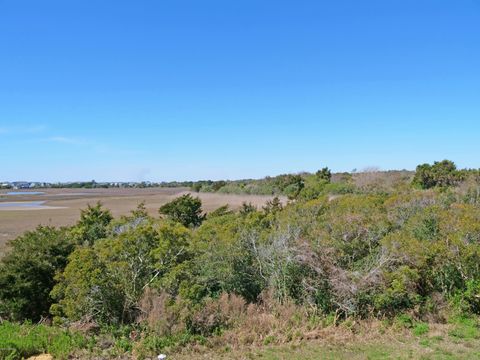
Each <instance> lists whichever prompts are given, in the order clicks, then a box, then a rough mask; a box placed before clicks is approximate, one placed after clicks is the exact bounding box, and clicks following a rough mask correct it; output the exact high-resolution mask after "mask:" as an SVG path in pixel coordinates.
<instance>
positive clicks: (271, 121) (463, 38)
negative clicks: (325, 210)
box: [0, 0, 480, 181]
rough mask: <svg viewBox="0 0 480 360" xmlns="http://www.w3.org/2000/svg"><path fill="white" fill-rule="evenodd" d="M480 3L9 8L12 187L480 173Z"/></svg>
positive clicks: (3, 106)
mask: <svg viewBox="0 0 480 360" xmlns="http://www.w3.org/2000/svg"><path fill="white" fill-rule="evenodd" d="M479 24H480V2H478V1H476V0H470V1H468V0H455V1H454V0H450V1H445V0H398V1H397V0H389V1H385V0H378V1H371V0H363V1H358V0H352V1H345V0H335V1H321V0H316V1H306V0H304V1H302V0H295V1H293V0H291V1H282V0H275V1H270V0H241V1H240V0H238V1H234V0H232V1H225V0H217V1H212V0H203V1H198V0H190V1H187V0H162V1H158V0H138V1H122V0H102V1H93V0H69V1H65V0H57V1H53V0H42V1H38V0H0V146H1V148H0V149H1V151H0V164H1V169H0V179H1V180H22V179H24V180H46V181H69V180H91V179H96V180H97V181H104V180H112V181H113V180H118V181H123V180H134V181H140V180H154V181H158V180H174V179H177V180H185V179H204V178H211V179H219V178H230V179H234V178H246V177H262V176H265V175H275V174H279V173H285V172H298V171H314V170H316V169H318V168H320V167H323V166H329V167H330V168H332V169H333V170H335V171H349V170H352V169H354V168H357V169H361V168H363V167H369V166H377V167H380V168H382V169H401V168H407V169H413V168H415V166H416V165H417V164H418V163H423V162H432V161H434V160H441V159H444V158H449V159H452V160H454V161H456V162H457V164H458V165H459V166H461V167H476V168H478V167H480V161H479V159H480V157H479V155H480V141H479V135H480V25H479Z"/></svg>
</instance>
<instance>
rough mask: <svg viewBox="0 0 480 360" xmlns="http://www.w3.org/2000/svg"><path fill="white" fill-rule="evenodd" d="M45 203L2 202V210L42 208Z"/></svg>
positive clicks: (0, 205)
mask: <svg viewBox="0 0 480 360" xmlns="http://www.w3.org/2000/svg"><path fill="white" fill-rule="evenodd" d="M44 203H45V201H25V202H0V208H9V207H12V208H18V207H27V208H28V207H42V206H43V204H44Z"/></svg>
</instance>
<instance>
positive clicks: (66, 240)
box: [0, 163, 480, 346]
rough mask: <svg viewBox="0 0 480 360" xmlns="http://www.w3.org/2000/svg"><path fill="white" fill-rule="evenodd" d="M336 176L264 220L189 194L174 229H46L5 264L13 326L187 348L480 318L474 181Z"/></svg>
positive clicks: (121, 223)
mask: <svg viewBox="0 0 480 360" xmlns="http://www.w3.org/2000/svg"><path fill="white" fill-rule="evenodd" d="M444 165H445V167H446V168H450V169H453V168H452V167H451V166H447V165H448V164H446V163H445V164H443V165H442V168H443V166H444ZM434 166H437V165H434ZM437 167H438V166H437ZM422 169H423V168H422ZM421 171H423V170H421ZM421 171H420V172H421ZM435 171H436V170H435ZM455 171H456V170H455ZM436 173H437V174H443V175H444V174H445V173H444V171H436ZM447 173H449V172H448V171H447ZM443 175H442V176H443ZM330 177H331V174H329V171H328V170H326V169H324V170H322V171H320V172H319V173H318V174H316V175H315V176H314V177H313V178H306V180H305V181H303V180H302V181H301V182H300V179H299V178H298V177H296V176H293V177H283V178H282V179H278V181H276V182H275V184H276V185H275V186H278V187H279V188H283V189H284V190H285V189H287V188H288V187H291V189H292V191H294V192H295V193H297V192H298V193H297V194H296V196H295V197H296V200H295V201H291V202H289V203H288V204H285V203H282V201H281V200H280V199H278V198H275V199H273V200H271V201H269V202H268V203H267V204H266V205H265V206H264V207H263V208H262V209H260V210H259V209H256V208H255V207H253V206H251V205H248V204H245V205H244V206H243V207H242V208H241V209H240V210H239V211H231V210H229V209H228V208H227V207H221V208H219V209H218V210H216V211H214V212H212V213H210V214H209V215H208V216H205V214H203V212H202V210H201V202H200V200H199V199H198V198H193V197H191V196H189V195H186V196H183V197H181V198H179V199H177V200H175V201H173V202H172V203H170V204H167V205H166V206H164V207H162V210H161V212H162V213H163V214H165V216H166V218H164V219H156V218H151V217H149V216H148V215H147V213H146V211H145V208H144V207H143V206H140V207H139V208H138V209H137V210H135V211H133V212H132V214H131V215H129V216H126V217H122V218H120V219H116V220H112V218H111V215H110V213H109V212H108V211H107V210H105V209H103V208H102V207H101V206H100V205H97V206H95V207H89V208H88V209H87V210H85V211H84V212H82V217H81V220H80V221H79V223H77V224H76V225H75V226H73V227H71V228H67V229H54V228H44V227H39V228H38V229H37V230H36V231H33V232H29V233H26V234H25V235H24V236H22V237H19V238H18V239H16V240H15V241H13V242H12V243H11V251H10V253H9V254H8V255H7V256H6V257H5V258H4V259H3V260H2V263H1V265H0V266H1V272H0V285H1V286H0V306H1V312H2V313H1V316H2V317H4V318H8V319H12V320H23V319H32V320H37V319H38V318H40V317H41V316H49V315H50V316H54V317H55V321H56V322H58V323H63V324H70V323H72V322H75V321H88V322H94V323H97V324H100V325H102V326H120V325H122V324H123V325H125V324H127V325H132V324H141V326H144V328H143V331H146V332H147V333H148V334H154V335H152V336H166V337H168V339H184V340H185V339H192V338H196V339H197V338H198V337H200V338H202V337H208V336H211V335H219V334H222V333H228V332H229V331H230V330H232V329H234V328H235V327H236V326H240V325H239V324H246V323H247V322H248V321H250V322H251V323H252V324H253V323H254V322H255V321H256V323H255V326H258V331H259V333H262V334H264V335H265V336H269V335H268V334H271V333H272V332H273V330H272V328H274V327H275V326H280V325H281V324H284V325H285V324H286V323H282V321H285V322H288V321H292V319H293V318H297V319H301V321H308V319H313V318H323V319H325V318H328V317H329V316H334V317H335V319H339V318H347V317H351V316H353V317H357V318H365V317H381V318H383V317H385V316H387V317H394V316H396V315H398V314H399V313H401V312H404V311H415V314H416V316H418V317H420V318H421V317H426V318H428V317H429V316H437V315H438V316H440V315H439V314H440V309H443V308H445V306H451V307H452V306H456V307H457V308H459V309H461V311H464V312H470V313H480V302H479V300H478V299H479V298H480V285H479V283H480V203H479V202H478V201H477V200H478V193H479V190H478V189H479V185H478V183H477V182H476V180H475V179H474V178H469V179H468V182H465V183H461V184H459V186H458V187H451V186H450V187H449V188H447V189H446V188H445V186H447V185H448V184H450V185H451V184H455V183H456V182H448V181H447V180H445V179H443V180H438V179H437V180H438V181H440V182H439V183H437V185H438V186H439V188H438V189H437V188H435V189H429V190H420V189H418V188H415V186H416V184H414V186H413V187H412V186H410V184H409V182H408V181H409V179H406V180H405V182H404V183H403V184H401V183H398V182H397V181H393V182H391V183H392V184H395V186H391V187H386V186H384V185H385V183H386V182H378V177H377V176H376V175H375V176H374V177H371V178H368V179H367V178H361V177H357V178H356V180H355V181H356V183H355V182H354V181H352V182H351V181H350V179H349V178H348V177H346V179H347V180H345V181H344V182H337V183H331V182H330ZM447 179H448V176H447ZM360 180H361V181H360ZM370 180H372V181H370ZM397 180H398V179H397ZM300 183H301V185H300ZM369 184H382V185H381V188H380V189H376V188H375V186H370V185H369ZM440 185H441V186H440ZM224 186H228V184H227V185H224ZM294 188H295V189H294ZM448 304H450V305H448ZM49 308H50V312H49ZM282 312H284V313H288V314H290V315H288V316H287V315H285V316H284V317H282V316H280V317H279V316H277V315H278V314H279V313H282ZM332 314H333V315H332ZM252 316H258V317H259V318H258V319H256V320H255V321H253V320H252V319H251V317H252ZM286 319H288V320H286ZM242 326H243V325H242ZM262 327H266V328H268V329H269V330H268V331H267V332H265V333H263V332H262V331H263V330H262V329H261V328H262ZM232 331H233V330H232ZM251 336H254V335H250V337H251ZM275 336H279V334H276V335H275ZM250 337H248V336H246V339H245V341H246V342H250V343H254V342H255V341H257V340H256V339H251V338H250ZM247 338H248V339H247ZM145 339H146V338H145ZM145 339H144V340H142V341H147V340H145ZM152 339H153V338H152ZM152 341H153V342H154V343H156V341H157V340H155V341H154V340H152ZM158 341H160V340H158ZM162 341H163V340H162ZM162 341H160V342H159V343H163V342H162ZM165 341H166V340H165ZM179 341H180V340H179ZM152 346H153V345H152Z"/></svg>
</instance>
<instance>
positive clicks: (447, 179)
mask: <svg viewBox="0 0 480 360" xmlns="http://www.w3.org/2000/svg"><path fill="white" fill-rule="evenodd" d="M459 178H460V173H459V172H458V171H457V167H456V165H455V163H454V162H453V161H450V160H443V161H440V162H438V161H436V162H434V163H433V165H430V164H422V165H418V166H417V169H416V172H415V177H414V178H413V184H415V185H417V186H420V187H421V188H422V189H430V188H433V187H436V186H440V187H445V186H451V185H454V184H455V183H456V182H457V181H458V180H459Z"/></svg>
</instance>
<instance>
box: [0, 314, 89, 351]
mask: <svg viewBox="0 0 480 360" xmlns="http://www.w3.org/2000/svg"><path fill="white" fill-rule="evenodd" d="M89 343H90V340H89V339H87V338H85V337H84V336H82V335H80V334H78V333H73V332H69V331H66V330H62V329H60V328H57V327H50V326H45V325H31V324H28V323H26V324H23V325H19V324H13V323H10V322H2V323H0V359H10V360H16V359H18V360H20V359H25V358H28V357H30V356H34V355H39V354H42V353H49V354H51V355H53V356H54V357H55V359H68V358H70V355H71V354H72V353H73V352H74V351H77V350H79V349H83V348H86V347H87V346H88V345H89Z"/></svg>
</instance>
